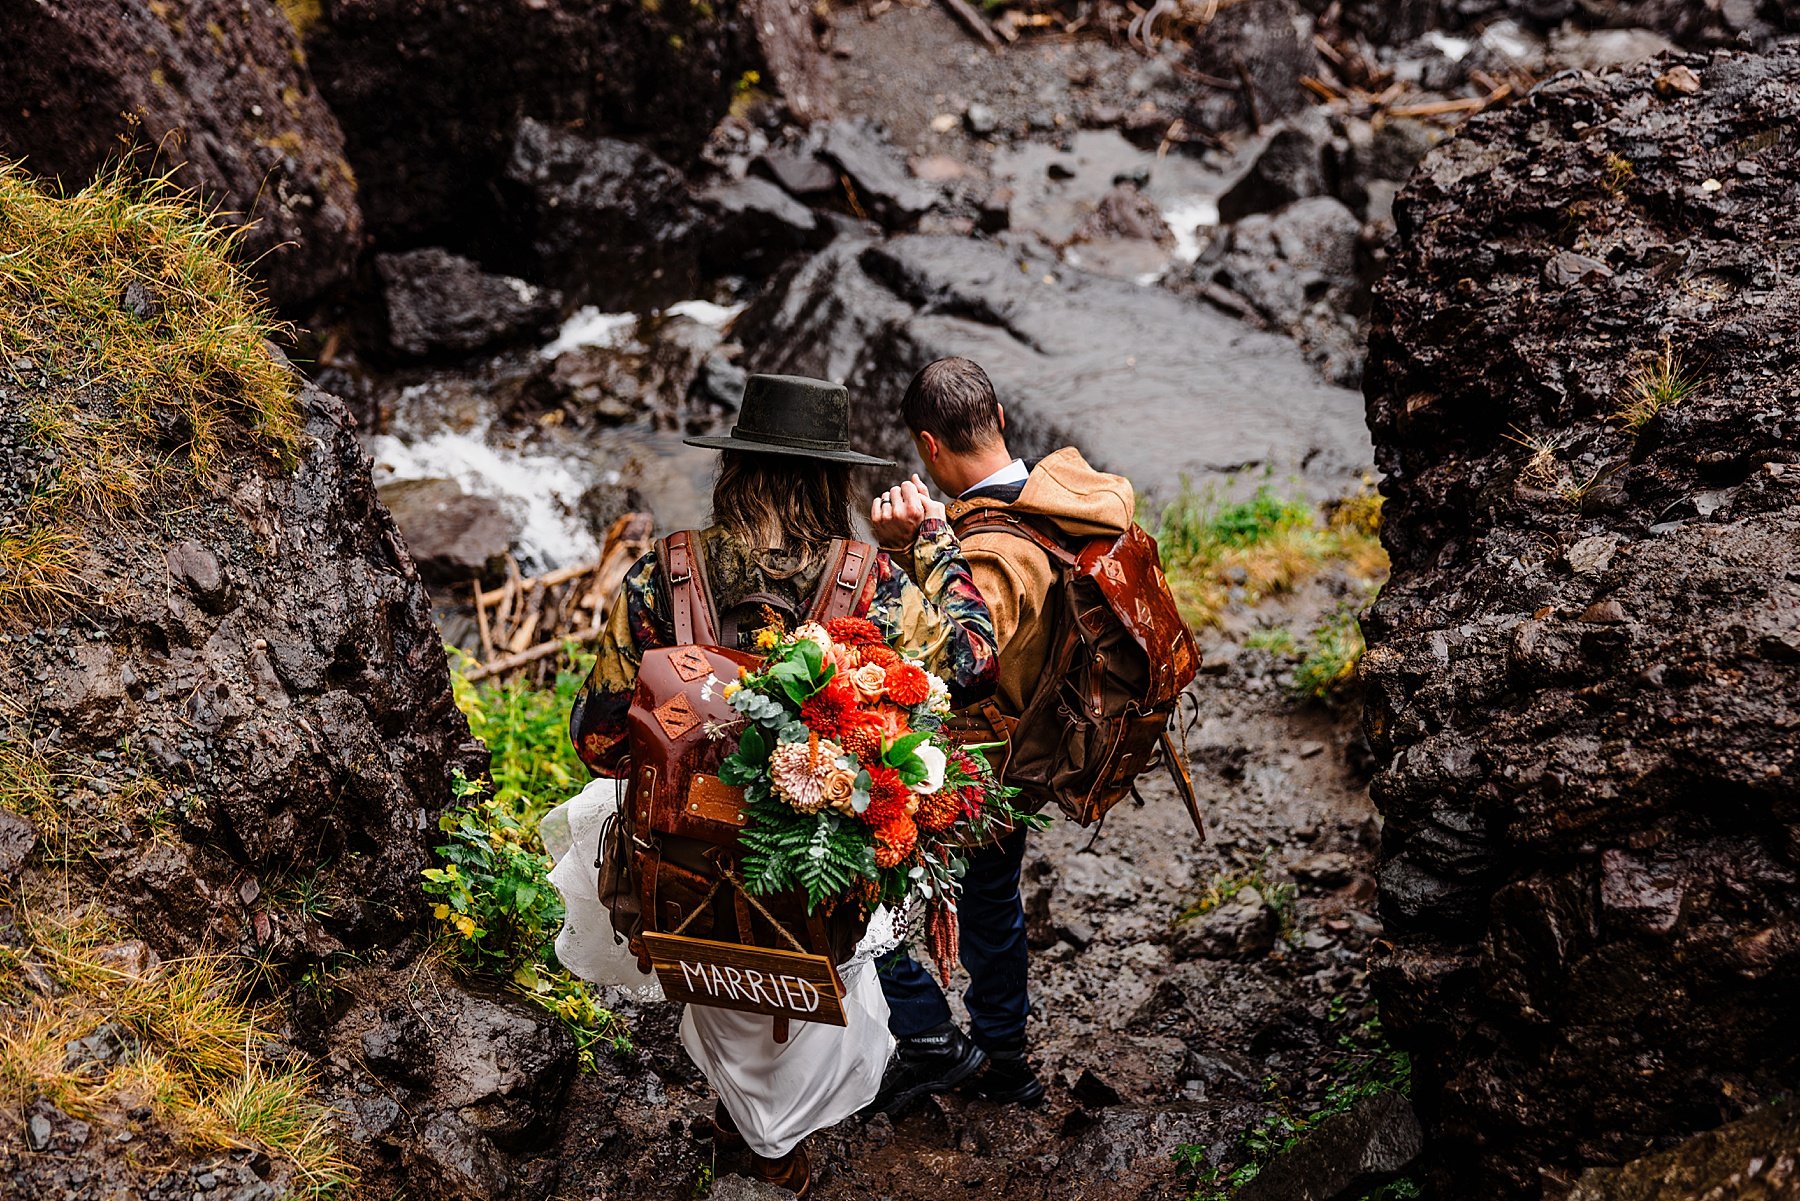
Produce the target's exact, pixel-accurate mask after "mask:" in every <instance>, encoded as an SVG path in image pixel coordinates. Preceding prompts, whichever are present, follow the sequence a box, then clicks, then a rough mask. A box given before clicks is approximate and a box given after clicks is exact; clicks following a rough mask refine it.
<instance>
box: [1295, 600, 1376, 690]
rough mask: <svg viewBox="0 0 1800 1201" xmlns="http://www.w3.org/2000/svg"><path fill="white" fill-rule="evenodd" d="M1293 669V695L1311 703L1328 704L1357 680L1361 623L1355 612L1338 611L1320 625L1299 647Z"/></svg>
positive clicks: (1348, 609)
mask: <svg viewBox="0 0 1800 1201" xmlns="http://www.w3.org/2000/svg"><path fill="white" fill-rule="evenodd" d="M1300 649H1301V655H1300V663H1299V666H1297V667H1295V668H1294V685H1293V688H1294V693H1295V695H1297V696H1301V697H1304V698H1306V699H1308V700H1314V701H1329V700H1331V699H1333V698H1334V697H1336V696H1338V695H1340V694H1341V693H1342V692H1343V691H1344V690H1345V689H1347V688H1348V687H1349V686H1350V685H1351V684H1353V683H1354V682H1355V680H1356V669H1357V666H1358V665H1359V664H1360V663H1361V662H1362V656H1363V635H1362V623H1361V621H1360V620H1359V618H1358V616H1357V610H1356V609H1355V608H1352V607H1348V606H1346V607H1344V608H1340V609H1339V610H1338V611H1337V612H1335V613H1333V614H1332V615H1331V616H1330V617H1327V618H1326V619H1325V620H1324V621H1323V622H1321V623H1320V624H1319V625H1318V626H1317V627H1316V628H1315V629H1314V630H1313V632H1312V633H1311V634H1310V635H1309V636H1308V637H1307V640H1306V642H1305V644H1304V646H1302V647H1301V648H1300Z"/></svg>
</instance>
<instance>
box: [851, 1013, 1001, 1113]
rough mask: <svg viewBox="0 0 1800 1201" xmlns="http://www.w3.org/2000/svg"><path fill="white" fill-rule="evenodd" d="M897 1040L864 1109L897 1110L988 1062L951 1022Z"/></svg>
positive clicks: (947, 1086) (948, 1086) (955, 1082)
mask: <svg viewBox="0 0 1800 1201" xmlns="http://www.w3.org/2000/svg"><path fill="white" fill-rule="evenodd" d="M899 1043H900V1045H899V1047H898V1048H897V1049H896V1050H895V1052H894V1057H893V1058H892V1059H890V1060H889V1061H888V1066H887V1071H886V1073H884V1074H883V1075H882V1077H881V1091H880V1092H878V1093H876V1094H875V1099H874V1100H873V1101H871V1102H869V1107H868V1109H866V1110H864V1112H865V1113H885V1114H898V1113H900V1112H902V1111H903V1110H905V1109H906V1108H907V1107H908V1106H910V1105H912V1104H913V1102H915V1101H917V1100H919V1098H921V1097H924V1096H926V1095H928V1094H930V1093H945V1092H949V1091H950V1090H951V1089H953V1088H955V1087H956V1086H957V1085H959V1084H961V1083H962V1082H963V1081H965V1080H967V1079H969V1077H971V1076H973V1075H974V1074H975V1073H976V1072H979V1071H980V1070H981V1065H982V1064H984V1063H986V1062H987V1056H986V1055H983V1054H982V1052H981V1048H980V1047H978V1046H976V1045H975V1044H974V1043H972V1042H970V1041H969V1037H968V1035H966V1034H964V1033H963V1032H962V1031H961V1030H958V1029H957V1028H956V1024H955V1023H954V1022H945V1023H944V1024H943V1025H942V1026H939V1027H938V1028H937V1029H935V1030H928V1031H926V1032H925V1033H924V1034H920V1035H915V1036H914V1037H912V1038H903V1039H901V1040H899Z"/></svg>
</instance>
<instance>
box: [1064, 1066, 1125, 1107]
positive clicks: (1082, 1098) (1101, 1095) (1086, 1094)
mask: <svg viewBox="0 0 1800 1201" xmlns="http://www.w3.org/2000/svg"><path fill="white" fill-rule="evenodd" d="M1069 1093H1070V1095H1071V1096H1073V1097H1074V1098H1075V1099H1076V1100H1077V1101H1079V1102H1081V1104H1083V1105H1085V1106H1086V1107H1087V1108H1089V1109H1106V1108H1107V1107H1109V1106H1113V1105H1117V1104H1119V1103H1120V1098H1119V1090H1118V1089H1116V1088H1114V1087H1113V1086H1112V1085H1110V1084H1108V1083H1107V1082H1106V1081H1104V1080H1102V1079H1101V1078H1100V1077H1099V1076H1096V1075H1095V1074H1094V1070H1093V1069H1092V1068H1083V1069H1082V1071H1081V1077H1080V1078H1079V1079H1078V1080H1076V1081H1075V1087H1074V1088H1071V1089H1070V1090H1069Z"/></svg>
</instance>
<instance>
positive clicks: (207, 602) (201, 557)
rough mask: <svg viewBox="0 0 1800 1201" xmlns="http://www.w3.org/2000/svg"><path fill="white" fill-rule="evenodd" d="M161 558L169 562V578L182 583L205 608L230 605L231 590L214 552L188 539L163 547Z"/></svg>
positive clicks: (216, 610)
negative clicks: (167, 547)
mask: <svg viewBox="0 0 1800 1201" xmlns="http://www.w3.org/2000/svg"><path fill="white" fill-rule="evenodd" d="M163 560H164V561H165V562H166V563H168V565H169V576H170V578H171V579H173V580H174V581H175V582H176V583H177V584H179V585H182V586H183V587H185V588H186V589H187V590H188V592H189V593H191V594H192V595H193V597H194V599H195V600H197V601H199V602H200V604H201V607H203V608H204V609H206V611H207V612H209V613H222V612H224V611H225V609H226V608H227V607H229V606H228V604H227V601H228V600H229V597H230V590H229V589H228V588H227V586H226V583H225V576H224V574H223V573H222V572H220V570H219V559H218V556H217V555H214V554H213V553H212V552H211V551H209V550H207V549H206V548H205V547H204V546H201V545H200V544H199V543H198V542H195V541H193V540H192V539H188V540H186V541H182V542H177V543H176V544H175V545H174V546H171V547H170V548H169V549H168V550H166V551H164V552H163Z"/></svg>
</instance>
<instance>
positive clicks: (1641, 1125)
mask: <svg viewBox="0 0 1800 1201" xmlns="http://www.w3.org/2000/svg"><path fill="white" fill-rule="evenodd" d="M1672 65H1677V64H1670V63H1668V62H1666V61H1665V62H1663V63H1662V64H1660V65H1647V66H1643V67H1639V68H1636V69H1633V70H1631V71H1628V72H1625V73H1623V74H1621V75H1613V76H1608V77H1605V78H1604V79H1596V78H1594V77H1592V76H1585V75H1580V74H1569V75H1564V76H1559V77H1557V78H1555V79H1553V80H1551V81H1549V82H1547V83H1545V84H1544V85H1542V86H1540V87H1539V88H1538V89H1537V90H1536V91H1534V92H1533V93H1532V94H1531V95H1530V96H1529V97H1528V98H1527V99H1526V100H1525V101H1523V102H1522V103H1520V104H1519V105H1517V106H1515V107H1513V108H1510V109H1508V110H1506V111H1504V112H1495V113H1489V114H1487V115H1484V116H1482V117H1480V118H1477V119H1475V120H1473V121H1471V122H1469V123H1468V124H1467V125H1465V126H1464V127H1463V130H1462V132H1461V133H1460V134H1459V135H1458V136H1457V137H1456V138H1455V139H1453V140H1452V141H1451V142H1450V143H1448V144H1446V145H1445V146H1442V147H1440V148H1438V149H1437V150H1435V151H1433V152H1432V154H1431V155H1430V156H1429V157H1428V158H1427V159H1426V160H1425V162H1424V163H1423V164H1422V165H1421V167H1420V168H1419V171H1418V173H1417V174H1416V175H1415V176H1414V178H1413V181H1412V182H1411V184H1410V185H1409V186H1408V188H1407V190H1406V192H1405V193H1403V194H1402V196H1401V198H1400V201H1399V203H1398V204H1397V206H1396V209H1395V221H1396V225H1397V227H1398V236H1397V239H1396V241H1395V243H1394V245H1393V248H1392V254H1393V268H1392V270H1391V272H1390V274H1389V276H1388V277H1387V279H1386V280H1385V281H1384V283H1383V284H1382V285H1381V286H1380V289H1379V290H1378V294H1377V305H1376V309H1375V314H1374V319H1373V328H1372V332H1371V336H1370V357H1369V367H1368V377H1367V383H1366V388H1365V391H1366V394H1367V398H1368V414H1369V423H1370V426H1371V428H1372V429H1373V431H1374V433H1375V436H1376V440H1377V444H1378V446H1379V447H1380V451H1379V456H1378V459H1379V465H1380V466H1381V468H1382V470H1383V472H1384V473H1385V482H1384V484H1383V491H1384V493H1385V494H1386V497H1387V504H1386V507H1385V508H1384V522H1383V538H1384V541H1385V542H1386V544H1387V547H1388V550H1389V553H1390V555H1391V556H1392V559H1393V564H1394V572H1393V577H1392V579H1391V580H1390V581H1389V583H1388V584H1387V585H1386V586H1385V587H1384V588H1383V590H1382V593H1381V596H1380V598H1379V600H1378V601H1377V602H1376V605H1375V607H1374V609H1373V610H1372V612H1371V613H1370V615H1369V616H1368V618H1367V619H1366V620H1365V623H1364V628H1365V632H1366V633H1367V635H1368V638H1369V650H1368V653H1367V655H1366V656H1365V658H1364V660H1363V667H1362V674H1363V679H1364V683H1365V687H1366V689H1367V711H1366V724H1367V729H1368V732H1369V735H1370V740H1371V743H1372V746H1373V748H1374V750H1375V753H1376V756H1377V759H1378V761H1379V762H1380V763H1381V764H1382V765H1383V767H1382V770H1381V771H1379V772H1378V773H1377V775H1376V777H1375V779H1374V782H1373V785H1372V795H1373V797H1374V799H1375V801H1376V803H1377V805H1378V806H1379V807H1380V809H1381V810H1382V813H1383V815H1384V817H1385V819H1386V820H1385V823H1384V826H1383V829H1382V848H1383V866H1382V868H1381V873H1380V886H1381V889H1382V906H1383V912H1384V915H1385V916H1386V918H1387V920H1388V923H1389V927H1388V931H1387V938H1388V939H1389V940H1391V943H1392V949H1391V950H1389V951H1386V952H1385V953H1383V954H1381V955H1379V956H1378V957H1377V960H1376V963H1375V968H1376V974H1375V981H1376V985H1377V989H1378V991H1379V993H1380V995H1381V996H1382V998H1383V1015H1384V1024H1386V1025H1387V1027H1388V1029H1389V1032H1390V1035H1391V1036H1392V1037H1393V1038H1394V1040H1395V1042H1396V1043H1397V1044H1398V1045H1400V1046H1402V1047H1404V1048H1406V1049H1408V1050H1410V1051H1411V1052H1412V1054H1413V1056H1414V1062H1415V1064H1416V1065H1418V1067H1419V1069H1420V1070H1419V1072H1418V1074H1417V1075H1416V1076H1415V1080H1416V1081H1417V1084H1416V1088H1417V1089H1418V1090H1419V1111H1420V1113H1421V1115H1424V1116H1425V1118H1426V1120H1427V1122H1428V1124H1429V1126H1430V1135H1431V1139H1430V1142H1431V1145H1432V1147H1433V1151H1432V1153H1431V1156H1430V1160H1429V1164H1430V1167H1429V1172H1430V1175H1431V1177H1432V1179H1433V1182H1434V1185H1435V1187H1436V1188H1437V1189H1438V1190H1439V1191H1440V1192H1443V1193H1444V1194H1445V1195H1459V1196H1500V1195H1507V1196H1520V1197H1535V1196H1538V1195H1539V1194H1540V1190H1541V1188H1542V1184H1541V1182H1542V1181H1543V1180H1545V1179H1546V1178H1555V1177H1560V1178H1562V1179H1565V1180H1566V1179H1572V1178H1574V1177H1575V1176H1576V1175H1578V1174H1579V1173H1580V1172H1581V1171H1582V1170H1583V1169H1584V1168H1586V1167H1589V1166H1593V1165H1600V1164H1614V1163H1618V1162H1620V1161H1621V1160H1624V1159H1628V1158H1630V1157H1632V1156H1634V1155H1638V1154H1642V1153H1644V1152H1646V1151H1647V1150H1649V1149H1650V1148H1651V1147H1652V1146H1654V1145H1661V1144H1663V1143H1664V1142H1666V1140H1668V1139H1670V1138H1671V1137H1676V1136H1679V1135H1682V1134H1684V1133H1691V1132H1693V1131H1696V1130H1700V1129H1704V1128H1707V1127H1710V1126H1713V1125H1716V1124H1718V1123H1719V1122H1721V1121H1724V1120H1727V1119H1730V1118H1732V1117H1734V1116H1736V1115H1738V1114H1740V1113H1742V1112H1743V1111H1744V1109H1745V1108H1746V1107H1749V1106H1754V1105H1756V1104H1758V1103H1760V1102H1762V1101H1764V1100H1767V1099H1769V1098H1772V1097H1774V1096H1776V1095H1778V1094H1787V1093H1789V1092H1791V1089H1792V1081H1793V1079H1794V1078H1795V1076H1796V1074H1797V1073H1800V1032H1796V1030H1795V1028H1794V1025H1793V1022H1792V1017H1791V1014H1792V992H1793V987H1792V982H1793V980H1794V978H1795V973H1796V972H1797V971H1800V921H1797V920H1796V917H1795V914H1796V913H1800V839H1797V838H1796V833H1795V831H1796V829H1797V828H1800V784H1797V781H1800V758H1797V755H1800V740H1797V739H1796V738H1795V736H1794V731H1795V730H1797V729H1800V657H1797V656H1795V655H1794V654H1793V653H1791V651H1789V650H1788V649H1786V648H1787V647H1788V646H1789V642H1788V640H1789V639H1790V638H1793V637H1794V636H1795V631H1796V629H1797V628H1800V583H1797V582H1796V581H1800V550H1797V548H1800V493H1797V492H1796V488H1797V487H1800V472H1796V471H1795V469H1794V466H1793V464H1794V459H1795V455H1794V447H1795V446H1796V445H1800V417H1797V416H1796V413H1797V412H1800V409H1796V406H1795V404H1794V403H1793V402H1794V400H1795V399H1796V398H1800V367H1797V360H1796V359H1795V357H1794V355H1793V353H1792V348H1791V345H1790V344H1789V342H1788V341H1787V339H1786V337H1785V334H1784V333H1783V332H1782V331H1785V330H1788V329H1791V328H1792V326H1793V324H1794V322H1795V321H1796V320H1797V319H1800V287H1797V286H1796V285H1795V283H1794V280H1793V278H1792V276H1791V275H1789V274H1784V273H1781V272H1778V271H1776V270H1774V269H1773V267H1772V265H1771V264H1770V262H1769V260H1768V258H1767V256H1766V252H1765V251H1764V249H1763V248H1764V247H1766V246H1768V245H1771V244H1775V243H1776V242H1779V241H1780V240H1781V239H1783V238H1789V237H1800V151H1797V149H1796V146H1795V144H1794V143H1793V142H1792V141H1791V140H1788V139H1786V138H1784V137H1783V136H1782V133H1781V131H1784V130H1786V129H1789V128H1791V127H1792V123H1793V122H1794V120H1795V119H1796V118H1797V117H1800V48H1794V47H1784V48H1781V49H1778V50H1776V51H1774V52H1772V53H1771V54H1769V55H1767V56H1766V57H1756V56H1751V55H1744V54H1722V55H1719V56H1717V57H1714V58H1711V59H1705V58H1698V57H1689V58H1686V59H1683V60H1682V61H1681V62H1680V64H1678V65H1683V66H1685V67H1687V68H1688V69H1689V70H1692V71H1693V72H1694V73H1695V74H1696V76H1697V77H1698V78H1699V80H1700V83H1701V88H1700V90H1699V92H1698V93H1697V94H1693V95H1687V94H1684V93H1682V92H1679V91H1671V90H1669V89H1666V88H1665V89H1663V90H1662V91H1659V90H1658V89H1657V87H1656V80H1657V78H1658V76H1659V75H1663V74H1666V72H1667V71H1668V70H1669V69H1670V68H1671V66H1672ZM1664 93H1668V94H1664ZM1609 155H1611V156H1616V157H1617V158H1618V159H1620V160H1623V161H1624V162H1625V163H1626V164H1628V166H1629V171H1627V170H1625V169H1623V168H1620V167H1617V166H1612V167H1609V166H1608V158H1607V156H1609ZM1739 161H1747V162H1749V163H1751V164H1752V165H1753V166H1754V167H1755V168H1756V170H1755V171H1754V172H1752V173H1748V174H1746V173H1741V172H1738V171H1736V170H1735V169H1733V165H1734V164H1736V163H1737V162H1739ZM1602 246H1603V247H1606V248H1608V249H1607V252H1606V253H1605V255H1604V262H1605V264H1606V266H1607V267H1608V268H1609V269H1610V271H1611V272H1612V274H1611V276H1610V277H1600V278H1596V279H1591V280H1589V281H1588V282H1586V283H1582V284H1579V285H1576V286H1572V287H1566V288H1564V287H1559V286H1557V285H1556V284H1554V283H1551V282H1549V281H1547V280H1546V278H1545V272H1544V264H1545V263H1546V262H1549V261H1550V260H1552V259H1553V258H1554V257H1555V256H1557V255H1559V254H1562V253H1564V252H1570V251H1573V252H1575V253H1578V254H1587V255H1592V256H1594V257H1596V258H1599V257H1601V256H1600V254H1599V252H1598V251H1597V250H1595V249H1594V248H1596V247H1602ZM1665 348H1666V349H1667V352H1668V353H1669V354H1671V355H1672V356H1673V359H1674V362H1675V365H1676V366H1677V367H1678V368H1679V369H1682V370H1692V371H1699V370H1701V368H1700V365H1701V364H1704V372H1705V379H1706V382H1705V383H1704V384H1703V385H1701V386H1700V387H1699V388H1697V389H1695V390H1694V391H1693V392H1692V394H1691V395H1688V396H1686V397H1684V398H1682V399H1681V400H1680V401H1679V402H1678V403H1676V404H1673V405H1665V406H1663V407H1662V408H1661V410H1660V411H1659V412H1658V413H1656V415H1655V416H1653V417H1651V418H1650V419H1649V420H1648V421H1646V422H1645V423H1644V425H1643V426H1642V428H1640V429H1639V430H1638V431H1637V432H1636V433H1635V434H1633V433H1632V432H1630V431H1628V430H1627V429H1625V428H1624V427H1623V425H1622V423H1620V422H1619V421H1615V420H1611V419H1610V418H1609V415H1610V414H1612V413H1614V412H1616V411H1617V410H1618V408H1619V406H1620V403H1621V400H1620V398H1621V397H1622V396H1627V395H1629V393H1630V390H1631V388H1632V387H1633V386H1634V385H1633V384H1632V382H1631V381H1632V378H1633V374H1634V373H1636V372H1643V371H1646V370H1654V369H1655V365H1656V364H1657V363H1658V362H1661V361H1662V360H1661V358H1660V356H1661V355H1662V354H1663V353H1664V352H1665ZM1640 378H1641V377H1640ZM1521 441H1529V442H1530V443H1532V446H1533V447H1537V448H1538V449H1533V448H1532V447H1527V446H1525V445H1521ZM1540 451H1541V452H1542V453H1541V454H1540ZM1602 479H1603V480H1604V483H1605V488H1604V490H1602V488H1601V487H1600V484H1599V482H1597V481H1601V480H1602ZM1558 489H1561V490H1563V491H1560V492H1559V491H1558ZM1583 490H1585V492H1586V494H1585V495H1583V494H1582V493H1583ZM1703 510H1705V512H1703ZM1726 1082H1729V1083H1726Z"/></svg>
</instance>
